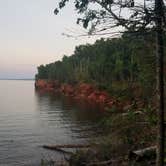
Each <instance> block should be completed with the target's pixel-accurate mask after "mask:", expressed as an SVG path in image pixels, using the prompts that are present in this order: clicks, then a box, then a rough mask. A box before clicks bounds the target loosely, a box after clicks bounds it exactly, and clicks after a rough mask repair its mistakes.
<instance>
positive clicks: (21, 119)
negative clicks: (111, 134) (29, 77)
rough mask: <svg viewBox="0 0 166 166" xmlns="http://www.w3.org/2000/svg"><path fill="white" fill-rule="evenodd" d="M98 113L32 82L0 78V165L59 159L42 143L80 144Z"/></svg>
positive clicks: (96, 119) (35, 165) (7, 165)
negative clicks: (39, 87)
mask: <svg viewBox="0 0 166 166" xmlns="http://www.w3.org/2000/svg"><path fill="white" fill-rule="evenodd" d="M101 114H102V113H101V112H100V111H97V110H95V109H94V108H92V107H89V106H87V104H85V103H78V102H77V103H76V102H74V101H73V100H72V99H71V98H67V97H63V96H57V95H53V94H45V93H42V92H37V91H35V89H34V81H20V80H19V81H18V80H1V81H0V165H2V166H22V165H24V166H25V165H27V166H31V165H32V166H33V165H34V166H37V165H40V162H41V159H42V158H43V159H61V158H63V156H62V155H60V154H59V153H57V152H55V151H54V152H53V151H50V150H46V149H43V148H42V147H41V146H42V145H43V144H72V143H83V142H85V141H87V139H88V138H90V137H93V135H94V134H95V133H94V132H95V129H94V128H95V127H96V124H97V121H98V120H99V119H100V118H101Z"/></svg>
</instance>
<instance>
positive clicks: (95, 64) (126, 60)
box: [36, 33, 155, 99]
mask: <svg viewBox="0 0 166 166" xmlns="http://www.w3.org/2000/svg"><path fill="white" fill-rule="evenodd" d="M145 40H148V41H149V42H144V41H145ZM153 45H154V38H153V35H151V36H141V37H140V36H139V37H137V36H135V35H131V34H130V35H129V34H127V33H126V34H124V35H123V36H122V37H120V38H114V39H100V40H97V41H96V42H95V43H94V44H92V45H90V44H86V45H80V46H77V47H76V48H75V51H74V53H73V55H71V56H64V57H63V59H62V61H56V62H54V63H50V64H47V65H41V66H39V67H38V74H37V75H36V79H50V80H51V79H53V80H59V81H60V82H63V83H72V84H73V83H78V82H86V83H93V84H95V85H97V86H98V87H99V89H104V90H108V91H110V92H112V93H113V94H116V95H117V96H120V97H121V98H122V97H123V95H124V94H127V93H131V90H129V89H128V88H129V86H131V85H132V84H133V83H134V84H137V85H139V86H141V88H142V89H143V92H144V96H143V97H144V98H145V99H149V96H152V93H153V89H154V83H155V81H154V80H155V59H154V57H155V56H154V46H153ZM127 96H131V94H128V95H127ZM131 97H132V96H131Z"/></svg>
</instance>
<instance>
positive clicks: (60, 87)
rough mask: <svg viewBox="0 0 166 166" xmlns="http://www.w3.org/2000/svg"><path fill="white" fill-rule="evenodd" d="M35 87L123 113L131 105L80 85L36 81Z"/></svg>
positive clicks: (88, 85) (87, 85)
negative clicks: (125, 107)
mask: <svg viewBox="0 0 166 166" xmlns="http://www.w3.org/2000/svg"><path fill="white" fill-rule="evenodd" d="M35 87H36V88H37V89H40V90H42V91H47V92H53V93H56V92H60V93H62V94H63V95H65V96H69V97H72V98H73V99H75V100H84V101H86V102H88V103H93V104H94V103H95V104H98V105H100V106H102V107H103V109H107V108H110V109H111V108H115V109H116V110H120V111H123V110H124V106H126V104H127V105H130V103H121V102H119V101H118V100H117V99H115V98H114V97H111V96H110V95H109V94H108V93H107V92H106V91H100V90H98V89H97V88H96V87H95V86H93V85H90V84H86V83H79V84H77V85H70V84H60V83H59V81H50V80H41V79H39V80H36V82H35Z"/></svg>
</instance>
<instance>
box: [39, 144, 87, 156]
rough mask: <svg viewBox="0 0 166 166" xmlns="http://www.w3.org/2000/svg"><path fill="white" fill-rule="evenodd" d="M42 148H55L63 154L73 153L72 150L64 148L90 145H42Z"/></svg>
mask: <svg viewBox="0 0 166 166" xmlns="http://www.w3.org/2000/svg"><path fill="white" fill-rule="evenodd" d="M42 147H43V148H44V149H49V150H55V151H58V152H61V153H65V154H69V155H71V154H73V152H70V151H66V150H64V149H66V148H89V147H90V145H43V146H42Z"/></svg>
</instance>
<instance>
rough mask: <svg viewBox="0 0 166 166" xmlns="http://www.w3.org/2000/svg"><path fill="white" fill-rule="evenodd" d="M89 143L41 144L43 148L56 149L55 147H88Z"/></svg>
mask: <svg viewBox="0 0 166 166" xmlns="http://www.w3.org/2000/svg"><path fill="white" fill-rule="evenodd" d="M89 147H90V145H83V144H78V145H75V144H69V145H43V148H47V149H57V148H89Z"/></svg>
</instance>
